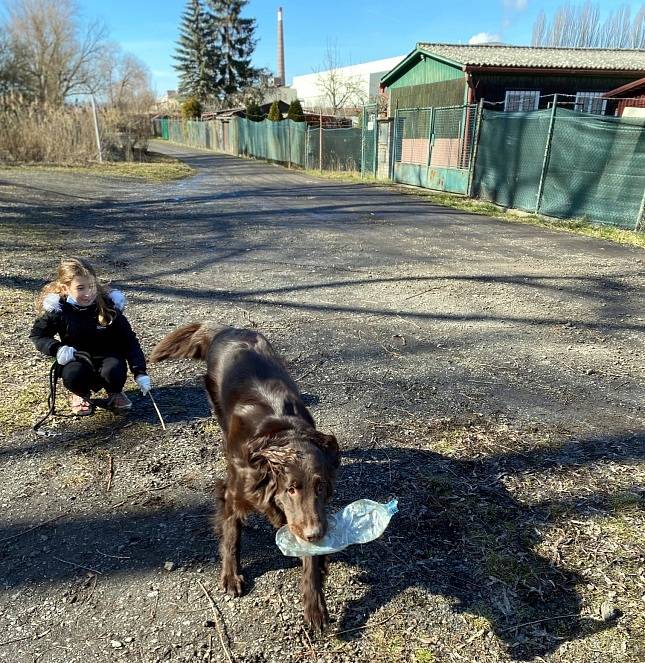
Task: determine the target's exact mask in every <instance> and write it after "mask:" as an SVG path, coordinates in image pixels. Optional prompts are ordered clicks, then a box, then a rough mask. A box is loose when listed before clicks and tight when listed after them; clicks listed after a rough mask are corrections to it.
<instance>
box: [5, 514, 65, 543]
mask: <svg viewBox="0 0 645 663" xmlns="http://www.w3.org/2000/svg"><path fill="white" fill-rule="evenodd" d="M66 515H67V513H61V514H60V515H59V516H54V518H50V519H49V520H46V521H45V522H44V523H40V525H34V526H33V527H30V528H29V529H25V530H23V531H22V532H18V534H12V535H11V536H7V537H5V538H4V539H0V543H4V542H5V541H10V540H11V539H17V538H18V537H19V536H22V535H23V534H27V532H32V531H33V530H35V529H38V528H39V527H44V526H45V525H49V523H53V522H54V521H55V520H59V519H60V518H62V517H63V516H66Z"/></svg>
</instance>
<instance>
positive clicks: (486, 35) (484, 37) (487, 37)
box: [468, 32, 502, 44]
mask: <svg viewBox="0 0 645 663" xmlns="http://www.w3.org/2000/svg"><path fill="white" fill-rule="evenodd" d="M499 41H502V38H501V37H500V36H499V35H493V34H491V33H490V32H478V33H477V34H476V35H473V36H472V37H471V38H470V39H469V40H468V43H469V44H490V43H492V42H499Z"/></svg>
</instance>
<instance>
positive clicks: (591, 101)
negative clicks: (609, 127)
mask: <svg viewBox="0 0 645 663" xmlns="http://www.w3.org/2000/svg"><path fill="white" fill-rule="evenodd" d="M606 108H607V100H606V99H603V98H602V92H576V105H575V106H574V110H577V111H582V112H583V113H595V114H596V115H604V114H605V109H606Z"/></svg>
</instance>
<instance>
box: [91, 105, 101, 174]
mask: <svg viewBox="0 0 645 663" xmlns="http://www.w3.org/2000/svg"><path fill="white" fill-rule="evenodd" d="M90 99H91V100H92V116H93V117H94V133H95V134H96V149H97V150H98V151H99V163H103V150H102V149H101V134H100V133H99V118H98V115H97V114H96V103H95V101H94V95H93V94H90Z"/></svg>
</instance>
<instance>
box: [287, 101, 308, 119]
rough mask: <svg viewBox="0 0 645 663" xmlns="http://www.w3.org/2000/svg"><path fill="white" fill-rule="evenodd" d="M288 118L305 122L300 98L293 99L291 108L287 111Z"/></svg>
mask: <svg viewBox="0 0 645 663" xmlns="http://www.w3.org/2000/svg"><path fill="white" fill-rule="evenodd" d="M287 120H293V121H294V122H304V121H305V113H304V111H303V110H302V104H301V103H300V100H299V99H296V100H294V101H292V102H291V103H290V104H289V110H288V111H287Z"/></svg>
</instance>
